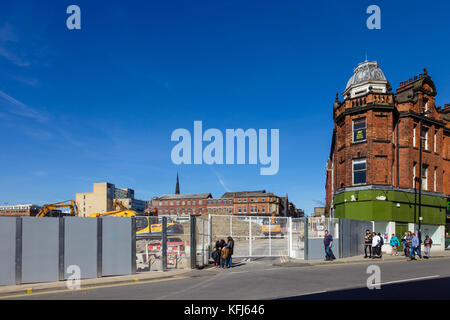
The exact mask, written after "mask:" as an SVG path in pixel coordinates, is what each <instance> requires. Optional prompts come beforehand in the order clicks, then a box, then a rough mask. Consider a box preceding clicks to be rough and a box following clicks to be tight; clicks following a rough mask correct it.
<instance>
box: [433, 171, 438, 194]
mask: <svg viewBox="0 0 450 320" xmlns="http://www.w3.org/2000/svg"><path fill="white" fill-rule="evenodd" d="M433 178H434V179H433V180H434V187H433V190H434V192H437V183H436V179H437V167H434V177H433Z"/></svg>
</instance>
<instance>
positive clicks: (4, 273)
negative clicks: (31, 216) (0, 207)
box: [0, 217, 17, 285]
mask: <svg viewBox="0 0 450 320" xmlns="http://www.w3.org/2000/svg"><path fill="white" fill-rule="evenodd" d="M16 220H17V219H16V218H13V217H0V257H1V259H0V285H13V284H15V274H16V264H15V259H16V258H15V257H16Z"/></svg>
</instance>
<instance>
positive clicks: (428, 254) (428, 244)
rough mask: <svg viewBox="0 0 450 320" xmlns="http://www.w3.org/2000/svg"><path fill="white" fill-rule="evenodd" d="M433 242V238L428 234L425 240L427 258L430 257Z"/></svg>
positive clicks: (424, 247) (424, 254)
mask: <svg viewBox="0 0 450 320" xmlns="http://www.w3.org/2000/svg"><path fill="white" fill-rule="evenodd" d="M432 244H433V240H431V238H430V236H428V235H427V236H426V237H425V241H424V242H423V251H424V253H423V257H424V258H425V259H429V258H430V252H431V246H432Z"/></svg>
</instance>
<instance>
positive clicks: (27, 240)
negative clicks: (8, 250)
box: [22, 217, 59, 283]
mask: <svg viewBox="0 0 450 320" xmlns="http://www.w3.org/2000/svg"><path fill="white" fill-rule="evenodd" d="M22 221H23V222H22V283H34V282H49V281H58V280H59V219H57V218H35V217H23V218H22Z"/></svg>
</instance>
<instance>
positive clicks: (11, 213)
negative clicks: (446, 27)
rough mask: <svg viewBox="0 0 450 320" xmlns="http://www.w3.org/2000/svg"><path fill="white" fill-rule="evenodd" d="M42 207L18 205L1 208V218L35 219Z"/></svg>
mask: <svg viewBox="0 0 450 320" xmlns="http://www.w3.org/2000/svg"><path fill="white" fill-rule="evenodd" d="M41 208H42V207H40V206H38V205H35V204H18V205H13V206H8V205H6V206H0V216H6V217H34V216H35V215H37V214H38V212H39V211H40V210H41Z"/></svg>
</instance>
